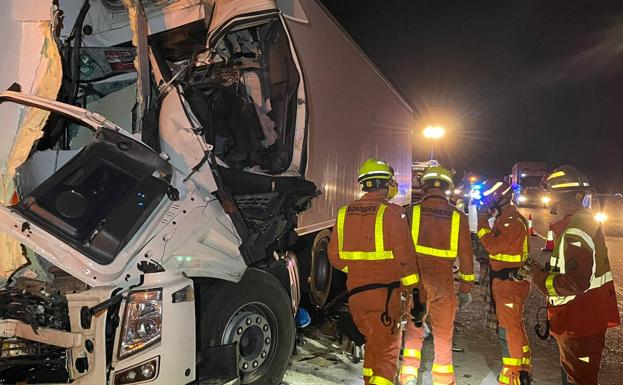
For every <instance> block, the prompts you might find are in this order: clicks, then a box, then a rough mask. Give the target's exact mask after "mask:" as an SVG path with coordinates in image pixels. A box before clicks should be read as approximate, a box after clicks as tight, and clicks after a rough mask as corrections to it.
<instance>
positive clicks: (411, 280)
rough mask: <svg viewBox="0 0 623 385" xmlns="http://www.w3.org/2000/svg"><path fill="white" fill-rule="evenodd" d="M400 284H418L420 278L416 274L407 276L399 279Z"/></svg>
mask: <svg viewBox="0 0 623 385" xmlns="http://www.w3.org/2000/svg"><path fill="white" fill-rule="evenodd" d="M400 282H402V284H403V285H405V286H411V285H415V284H417V283H418V282H420V276H419V275H417V274H409V275H407V276H406V277H402V278H400Z"/></svg>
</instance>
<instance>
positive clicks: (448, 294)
mask: <svg viewBox="0 0 623 385" xmlns="http://www.w3.org/2000/svg"><path fill="white" fill-rule="evenodd" d="M420 279H421V282H422V284H421V285H422V286H421V287H420V299H421V301H426V310H427V316H428V318H429V319H430V324H431V328H432V333H433V342H434V347H435V359H434V361H433V367H432V370H431V371H432V376H433V383H435V384H444V385H445V384H448V385H452V384H454V383H455V378H454V368H453V365H452V336H453V333H454V319H455V316H456V309H457V304H458V300H457V298H456V294H455V290H454V278H453V275H452V270H451V269H448V271H439V270H436V271H426V268H425V266H420ZM411 306H412V305H410V307H409V309H410V308H411ZM404 334H405V335H404V341H405V342H404V349H403V355H402V365H401V368H400V381H401V383H402V384H405V383H407V381H409V380H411V379H415V378H417V376H418V374H419V368H420V362H421V354H422V353H421V351H422V344H423V342H424V330H423V328H416V327H415V324H414V323H413V322H412V321H411V319H409V320H408V321H407V326H406V329H405V333H404Z"/></svg>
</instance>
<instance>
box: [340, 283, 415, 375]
mask: <svg viewBox="0 0 623 385" xmlns="http://www.w3.org/2000/svg"><path fill="white" fill-rule="evenodd" d="M400 297H401V296H400V289H396V290H394V291H393V292H392V296H391V298H390V301H389V305H388V307H387V310H388V315H389V318H390V319H391V322H390V323H389V325H388V324H387V322H385V323H384V322H383V321H382V320H381V315H382V314H383V312H384V311H385V303H386V301H387V289H384V288H381V289H374V290H369V291H365V292H361V293H358V294H355V295H353V296H351V297H350V298H349V300H348V306H349V310H350V313H351V314H352V316H353V321H354V323H355V325H356V326H357V329H359V331H360V332H361V334H363V335H364V336H365V338H366V345H365V353H364V357H363V379H364V383H365V384H366V385H367V384H374V385H394V379H395V377H396V372H397V366H398V356H399V355H400V343H401V334H402V333H401V331H400V322H401V318H402V313H403V305H402V303H401V298H400Z"/></svg>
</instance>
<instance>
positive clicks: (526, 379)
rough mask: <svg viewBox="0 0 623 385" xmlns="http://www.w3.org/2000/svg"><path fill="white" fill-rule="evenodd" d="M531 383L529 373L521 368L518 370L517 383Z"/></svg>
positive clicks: (523, 384) (522, 384)
mask: <svg viewBox="0 0 623 385" xmlns="http://www.w3.org/2000/svg"><path fill="white" fill-rule="evenodd" d="M531 383H532V379H531V378H530V373H528V372H526V371H525V370H522V371H520V372H519V384H520V385H530V384H531Z"/></svg>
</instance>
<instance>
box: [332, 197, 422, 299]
mask: <svg viewBox="0 0 623 385" xmlns="http://www.w3.org/2000/svg"><path fill="white" fill-rule="evenodd" d="M328 252H329V260H330V262H331V264H332V265H333V266H334V267H335V268H336V269H338V270H342V271H344V272H346V273H347V274H348V275H347V279H346V286H347V288H348V290H352V289H354V288H356V287H359V286H363V285H367V284H370V283H391V282H395V281H400V282H401V283H402V284H403V285H404V286H412V285H415V284H417V283H418V282H419V275H418V271H417V265H416V263H415V251H414V249H413V243H412V242H411V237H410V235H409V226H408V224H407V220H406V216H405V213H404V210H403V208H402V207H400V206H397V205H395V204H393V203H389V202H388V201H387V200H386V199H385V197H384V196H383V195H382V194H380V193H367V194H365V195H364V196H363V197H362V198H361V199H359V200H356V201H354V202H352V203H350V204H348V205H347V206H344V207H342V208H341V209H340V210H339V212H338V218H337V219H336V223H335V226H334V227H333V232H332V234H331V241H330V242H329V249H328Z"/></svg>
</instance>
